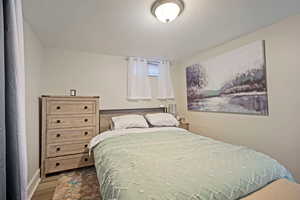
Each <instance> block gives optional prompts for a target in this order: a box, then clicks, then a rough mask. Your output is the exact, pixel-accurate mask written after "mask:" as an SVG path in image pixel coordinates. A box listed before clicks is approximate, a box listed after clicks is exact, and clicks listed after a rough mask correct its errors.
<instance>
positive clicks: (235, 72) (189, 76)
mask: <svg viewBox="0 0 300 200" xmlns="http://www.w3.org/2000/svg"><path fill="white" fill-rule="evenodd" d="M265 63H266V62H265V49H264V41H257V42H254V43H251V44H248V45H246V46H243V47H241V48H238V49H235V50H233V51H231V52H228V53H225V54H223V55H220V56H217V57H215V58H213V59H211V60H208V61H206V62H203V63H200V64H194V65H191V66H189V67H187V68H186V81H187V101H188V109H189V110H193V111H206V112H225V113H241V114H256V115H268V92H267V81H266V64H265Z"/></svg>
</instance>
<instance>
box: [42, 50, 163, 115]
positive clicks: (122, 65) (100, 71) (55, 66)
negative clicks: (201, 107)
mask: <svg viewBox="0 0 300 200" xmlns="http://www.w3.org/2000/svg"><path fill="white" fill-rule="evenodd" d="M41 74H42V90H41V91H42V94H49V95H69V90H70V89H76V90H77V92H78V95H88V96H89V95H96V96H100V108H101V109H122V108H123V109H124V108H143V107H158V106H160V105H162V104H163V105H165V104H167V103H168V102H167V101H159V100H156V99H155V98H154V99H153V100H149V101H128V100H127V61H126V59H125V57H119V56H109V55H101V54H94V53H87V52H79V51H70V50H61V49H51V48H47V49H46V51H45V65H44V66H43V68H42V73H41ZM151 85H152V89H153V96H154V97H155V96H156V79H155V78H151Z"/></svg>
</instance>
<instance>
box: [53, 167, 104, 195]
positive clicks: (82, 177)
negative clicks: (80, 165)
mask: <svg viewBox="0 0 300 200" xmlns="http://www.w3.org/2000/svg"><path fill="white" fill-rule="evenodd" d="M53 200H101V196H100V189H99V183H98V179H97V175H96V170H95V168H85V169H79V170H76V171H72V172H67V173H64V174H62V175H61V177H60V178H59V179H58V181H57V186H56V189H55V193H54V197H53Z"/></svg>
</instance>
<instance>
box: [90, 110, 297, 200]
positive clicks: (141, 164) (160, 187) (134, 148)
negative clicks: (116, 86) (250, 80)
mask: <svg viewBox="0 0 300 200" xmlns="http://www.w3.org/2000/svg"><path fill="white" fill-rule="evenodd" d="M114 115H118V114H117V113H114ZM110 117H111V116H110ZM100 123H101V122H100ZM100 127H101V125H100ZM90 147H91V149H92V150H93V155H94V159H95V167H96V171H97V176H98V180H99V183H100V191H101V195H102V198H103V200H200V199H205V200H227V199H228V200H233V199H240V198H242V197H246V196H248V195H249V194H251V193H253V192H255V191H257V190H259V189H261V188H263V187H265V186H266V185H268V184H269V183H271V182H273V181H275V180H278V179H282V178H283V179H287V180H290V181H293V177H292V175H291V174H290V172H289V171H288V170H287V169H286V168H285V167H283V166H282V165H280V164H279V163H278V162H277V161H276V160H274V159H272V158H270V157H269V156H267V155H265V154H262V153H259V152H256V151H254V150H251V149H249V148H247V147H243V146H235V145H231V144H226V143H223V142H220V141H216V140H213V139H211V138H208V137H203V136H200V135H196V134H193V133H190V132H188V131H186V130H184V129H180V128H176V127H162V128H139V129H126V130H115V131H106V132H104V133H101V134H100V135H99V136H97V137H95V138H94V139H93V140H92V141H91V143H90Z"/></svg>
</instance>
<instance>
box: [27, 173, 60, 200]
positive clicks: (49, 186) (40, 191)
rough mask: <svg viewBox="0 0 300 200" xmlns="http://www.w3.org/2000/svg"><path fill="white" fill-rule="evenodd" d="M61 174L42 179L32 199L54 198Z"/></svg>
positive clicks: (48, 199) (44, 199) (50, 199)
mask: <svg viewBox="0 0 300 200" xmlns="http://www.w3.org/2000/svg"><path fill="white" fill-rule="evenodd" d="M58 177H59V175H57V176H53V177H49V178H46V179H44V180H43V181H41V183H40V184H39V185H38V187H37V189H36V191H35V192H34V194H33V197H32V198H31V200H52V198H53V195H54V191H55V188H56V183H57V179H58Z"/></svg>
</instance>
